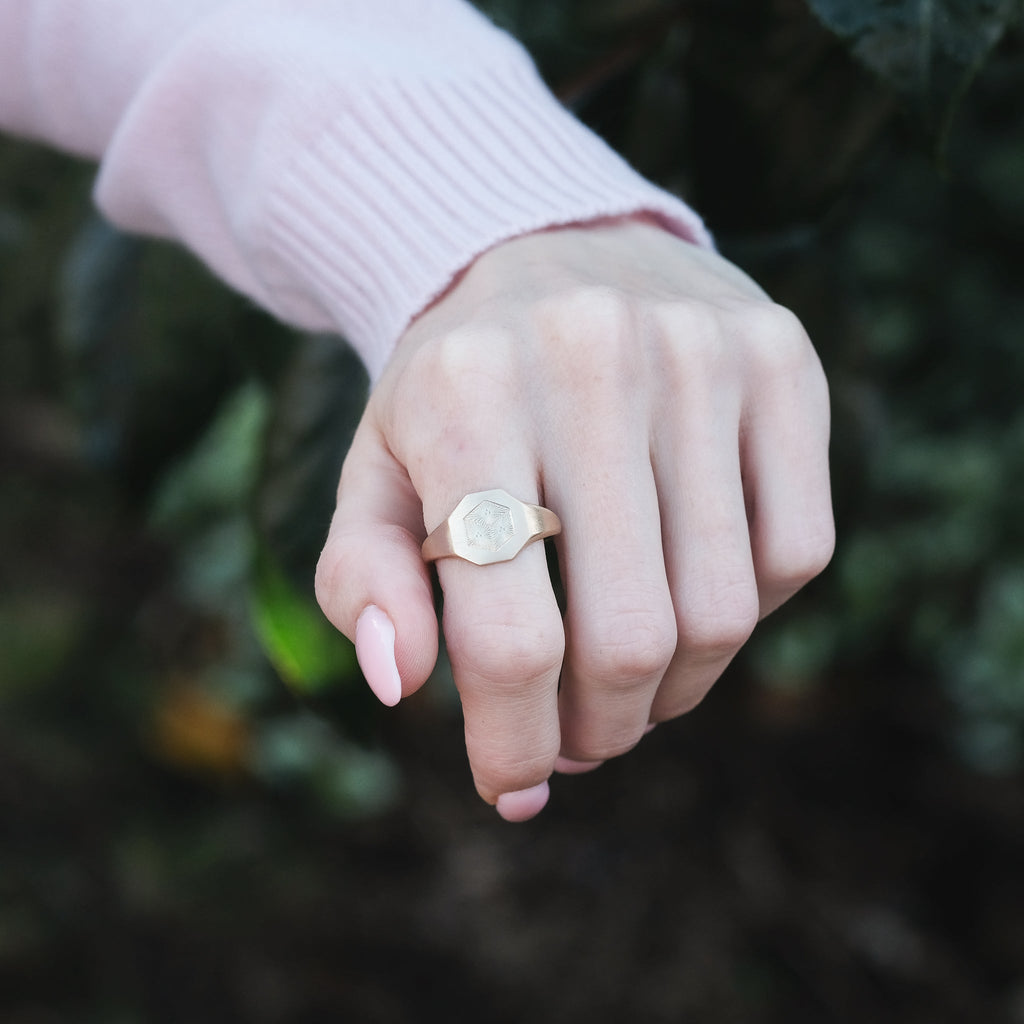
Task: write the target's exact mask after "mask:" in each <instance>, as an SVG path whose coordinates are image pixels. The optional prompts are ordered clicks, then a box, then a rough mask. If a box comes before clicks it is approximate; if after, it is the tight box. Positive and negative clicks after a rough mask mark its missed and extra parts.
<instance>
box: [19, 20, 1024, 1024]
mask: <svg viewBox="0 0 1024 1024" xmlns="http://www.w3.org/2000/svg"><path fill="white" fill-rule="evenodd" d="M844 6H845V8H847V9H849V7H850V5H849V4H846V5H844V4H843V3H840V2H838V0H834V2H826V0H816V2H814V3H812V4H810V5H805V4H804V3H803V2H799V0H775V2H771V3H768V2H765V3H753V2H747V0H717V2H715V3H710V2H708V3H687V4H677V3H668V2H660V0H616V2H610V0H602V2H599V3H589V4H583V3H578V2H572V0H558V2H554V0H552V2H549V3H545V4H543V5H539V4H536V3H529V2H527V0H519V2H516V0H506V2H504V3H500V2H495V3H492V4H491V5H489V6H488V9H489V10H490V11H491V12H492V13H493V14H495V16H496V17H498V18H499V19H500V20H502V21H503V22H504V23H506V24H508V25H509V26H511V27H512V28H514V29H515V30H516V31H517V32H518V34H520V35H521V36H522V37H523V38H524V39H525V40H526V41H527V43H528V44H529V45H530V46H531V49H532V50H533V51H534V52H535V53H536V55H537V56H538V59H539V61H540V63H541V66H542V68H543V70H544V71H545V73H546V74H547V76H548V78H549V80H550V81H551V83H552V85H553V87H554V88H555V89H556V90H557V91H558V92H559V94H560V95H561V96H562V98H563V99H564V100H565V101H566V102H568V103H569V104H571V105H572V106H573V108H574V109H575V110H576V111H577V112H578V113H579V114H580V115H581V116H582V117H584V118H585V119H587V120H588V121H589V122H590V123H592V124H593V125H594V126H595V127H596V128H597V129H598V130H599V131H601V132H602V134H604V135H605V136H606V137H607V138H609V139H610V140H611V141H612V142H613V143H614V144H615V145H616V146H617V147H618V148H619V149H620V150H621V151H622V152H624V153H625V154H626V155H627V156H628V157H629V158H630V159H631V160H632V161H633V162H634V163H635V164H636V165H637V166H639V167H640V168H641V169H643V170H644V171H645V172H646V173H647V174H649V175H651V176H652V177H654V178H655V179H656V180H659V181H661V182H663V183H665V184H666V185H667V186H669V187H671V188H675V189H678V190H680V191H682V192H683V194H685V195H686V196H687V197H689V198H691V199H692V200H693V202H694V204H695V205H696V206H697V207H698V208H699V209H700V210H701V211H702V212H703V213H704V214H705V215H706V217H707V220H708V222H709V224H710V226H711V228H712V230H713V231H714V232H715V233H716V237H717V238H718V241H719V244H720V246H721V248H722V250H723V251H724V252H725V253H726V255H728V256H730V257H731V258H732V259H734V260H736V261H737V262H738V263H740V264H741V265H742V266H744V267H745V268H746V269H747V270H748V271H749V272H750V273H752V274H753V275H754V276H755V277H756V278H757V279H758V280H759V281H761V282H762V283H763V284H764V285H765V287H766V288H767V289H768V290H769V291H770V292H771V293H772V294H773V295H774V296H775V297H776V298H777V299H778V300H779V301H781V302H783V303H784V304H786V305H789V306H790V307H791V308H793V309H794V310H795V311H796V312H797V313H798V314H799V315H800V317H801V319H802V320H803V322H804V323H805V325H806V326H807V328H808V330H809V332H810V333H811V336H812V338H813V339H814V340H815V342H816V344H817V346H818V348H819V351H820V353H821V356H822V359H823V362H824V363H825V366H826V369H827V372H828V375H829V379H830V382H831V386H832V395H833V408H834V431H833V433H834V443H833V463H834V484H835V503H836V515H837V522H838V530H839V545H838V550H837V554H836V557H835V560H834V562H833V564H832V566H831V567H830V568H829V570H828V571H827V572H826V574H825V575H824V576H823V577H822V578H821V579H819V580H818V581H816V582H815V583H813V584H812V585H811V586H810V587H808V588H807V590H806V592H805V593H804V594H802V595H801V596H800V597H799V598H798V599H796V600H795V601H794V602H792V603H791V605H790V606H788V607H787V608H786V609H784V610H783V611H781V612H779V613H777V614H776V615H775V616H773V617H772V619H771V620H769V621H768V622H767V623H766V624H764V625H763V626H762V627H761V628H760V630H759V632H758V634H756V635H755V638H754V640H753V641H752V642H751V643H750V645H748V648H747V649H746V651H745V652H744V654H743V655H742V657H741V658H740V659H739V661H738V662H737V664H736V665H735V666H734V667H733V668H732V669H730V671H729V672H728V673H727V674H726V676H725V677H724V678H723V679H722V681H721V682H720V683H719V685H718V686H717V687H716V688H715V690H714V691H713V693H712V695H711V696H710V697H709V698H708V700H707V701H706V702H705V703H704V705H702V706H701V707H700V708H699V709H698V710H697V711H695V712H694V713H692V714H691V715H690V716H688V717H687V718H686V719H684V720H681V721H678V722H675V723H672V724H669V725H665V726H662V727H660V728H659V729H657V730H655V732H654V733H653V734H652V735H651V736H650V737H648V738H647V739H645V740H644V742H643V743H642V744H641V746H640V747H639V748H638V749H637V750H636V751H634V752H633V753H631V754H630V755H629V756H628V757H625V758H622V759H620V760H619V761H617V762H614V763H610V764H608V765H606V766H604V767H603V768H601V769H600V770H599V771H597V772H595V773H594V774H592V775H590V776H584V777H577V778H556V779H555V780H554V785H553V787H552V788H553V793H552V799H551V803H550V806H549V807H548V809H547V810H546V811H545V812H544V813H543V814H542V815H541V816H540V818H538V819H537V820H535V821H534V822H531V823H529V824H526V825H520V826H511V825H507V824H505V823H503V822H501V821H500V820H499V819H498V818H497V816H496V815H495V814H494V812H493V811H492V810H491V809H489V808H487V807H486V806H485V805H483V804H482V803H480V802H479V800H478V798H477V797H476V796H475V794H474V792H473V789H472V785H471V781H470V777H469V772H468V769H467V766H466V764H465V755H464V751H463V748H462V740H461V723H460V720H459V713H458V706H457V700H456V699H455V698H454V697H453V694H452V690H451V686H450V683H449V682H448V681H446V679H445V678H444V672H443V671H440V672H439V673H438V679H437V680H436V681H435V683H433V684H432V685H431V686H430V687H429V688H428V689H427V690H426V691H424V692H423V693H421V694H420V695H417V696H416V697H414V698H412V699H410V700H408V701H407V702H404V703H403V705H402V706H401V707H400V708H398V709H397V710H395V711H388V712H385V711H384V710H383V709H380V708H378V707H377V706H376V705H375V703H374V701H373V699H372V698H371V697H370V696H368V695H367V693H366V690H365V686H364V684H363V683H362V681H361V680H360V679H359V678H358V672H357V670H356V669H355V666H354V660H353V657H352V652H351V649H350V648H349V647H348V646H347V644H346V643H344V642H343V641H340V640H338V639H337V638H336V637H335V636H334V635H333V634H332V632H331V631H330V629H329V628H328V627H326V626H325V625H324V624H323V623H322V621H321V620H320V618H319V616H318V613H317V612H316V609H315V606H314V605H313V602H312V596H311V580H312V565H313V564H314V562H315V557H316V552H317V548H318V545H319V543H320V540H321V538H322V536H323V533H324V530H325V527H326V521H327V517H328V516H329V512H330V505H331V498H332V494H333V489H334V485H335V480H336V475H337V468H338V465H339V464H340V459H341V457H342V456H343V453H344V447H345V444H346V442H347V437H348V435H349V433H350V431H351V428H352V423H353V422H354V418H355V417H357V416H358V410H359V404H360V401H361V399H362V394H363V391H364V388H365V382H364V381H363V380H362V378H361V376H360V374H359V373H358V371H357V369H355V368H354V364H353V360H352V357H351V356H350V355H349V354H347V352H346V351H345V350H344V348H343V347H342V346H340V345H339V344H338V342H337V340H336V339H327V338H316V337H305V336H297V335H294V334H292V333H290V332H288V331H286V330H284V329H283V328H281V327H280V326H279V325H276V324H274V323H271V322H270V321H269V320H268V319H267V318H265V317H264V316H263V315H262V314H260V313H259V312H258V311H255V310H253V309H252V308H250V307H249V306H247V305H246V303H245V302H243V301H242V300H240V299H239V298H237V297H235V296H232V295H230V294H228V293H227V292H225V291H224V290H223V289H222V288H221V287H220V286H219V285H218V284H217V283H216V282H214V281H212V280H211V279H210V278H209V276H208V275H207V274H206V273H205V271H203V270H202V269H201V268H199V267H198V266H196V265H195V264H194V262H193V261H191V259H190V258H189V257H188V256H186V255H185V254H183V253H182V252H180V251H178V250H176V249H174V248H171V247H167V246H163V245H157V244H153V243H143V242H139V241H137V240H131V239H127V238H124V237H122V236H120V235H117V234H116V233H114V232H113V231H111V230H110V229H109V228H106V227H105V226H103V225H102V224H101V223H100V222H99V221H98V220H97V219H96V218H95V216H94V215H93V214H91V213H90V211H89V205H88V192H89V186H90V180H91V177H92V174H93V170H92V168H89V167H84V166H81V165H79V164H76V163H74V162H71V161H68V160H66V159H64V158H61V157H58V156H55V155H54V154H51V153H47V152H45V151H43V150H41V149H39V148H36V147H33V146H29V145H25V144H22V143H17V142H14V141H10V140H6V141H3V142H0V537H2V538H3V539H2V542H0V1019H2V1020H3V1021H5V1022H10V1024H57V1022H60V1024H63V1022H72V1021H73V1022H76V1024H77V1022H89V1024H92V1022H96V1024H134V1022H146V1024H149V1022H158V1024H159V1022H179V1021H181V1022H185V1021H187V1022H189V1024H207V1022H210V1024H213V1022H216V1024H228V1022H235V1021H238V1022H245V1024H264V1022H266V1024H278V1022H281V1024H284V1022H288V1024H304V1022H310V1024H316V1022H321V1021H355V1022H368V1024H377V1022H381V1024H391V1022H414V1021H434V1020H438V1021H442V1020H444V1021H447V1020H451V1019H457V1020H471V1021H478V1020H479V1021H489V1022H505V1021H508V1022H520V1021H532V1022H536V1024H549V1022H550V1024H556V1022H557V1024H574V1022H593V1021H620V1020H621V1021H625V1020H631V1021H632V1020H637V1021H645V1022H646V1021H650V1022H670V1021H671V1022H675V1021H698V1022H704V1021H708V1022H715V1024H729V1022H737V1024H760V1022H776V1021H778V1022H783V1021H785V1022H787V1024H793V1022H805V1021H806V1022H818V1021H837V1022H846V1021H849V1022H851V1024H853V1022H856V1024H862V1022H863V1021H866V1020H870V1021H874V1022H893V1024H896V1022H898V1024H916V1022H921V1024H942V1022H947V1021H948V1022H954V1021H972V1022H973V1021H984V1022H986V1024H988V1022H991V1024H1021V1022H1024V915H1022V910H1024V871H1022V864H1024V768H1022V765H1024V758H1022V755H1024V406H1022V403H1021V400H1020V395H1021V382H1022V380H1024V345H1022V342H1024V337H1022V333H1024V331H1022V327H1021V324H1022V323H1024V287H1022V282H1024V277H1022V271H1024V133H1022V127H1024V39H1022V36H1021V34H1020V30H1019V28H1017V29H1014V28H1012V27H1011V28H1010V29H1008V30H1007V31H1006V32H1005V33H1003V34H1002V37H1001V40H1000V41H999V42H998V43H997V44H996V45H994V46H993V47H992V49H991V51H989V46H988V43H985V44H984V45H981V44H978V45H977V46H976V47H975V49H972V48H971V45H969V44H971V43H972V39H973V40H974V42H975V43H976V42H977V38H980V36H978V37H977V38H975V37H972V36H971V35H970V30H971V29H972V28H974V29H978V31H979V32H981V30H986V31H987V30H988V29H989V28H990V27H991V26H992V24H994V19H995V18H996V15H995V14H994V13H993V12H994V11H996V9H997V8H999V5H998V3H979V4H978V5H977V10H976V11H975V13H974V15H972V16H965V18H964V19H962V20H961V21H960V22H955V21H953V20H951V21H950V22H949V23H948V24H947V25H946V28H947V29H948V32H949V33H952V35H951V36H949V38H952V39H953V40H954V41H958V45H957V46H955V47H953V48H952V49H951V50H949V51H948V52H947V51H943V50H941V45H940V44H941V43H942V40H941V38H939V37H937V38H939V43H937V44H936V46H937V47H939V48H938V49H936V51H935V54H934V56H935V60H934V67H935V69H936V73H935V75H934V77H933V78H931V79H929V81H928V83H927V87H925V86H923V85H922V83H921V82H920V81H919V80H917V79H913V80H910V79H908V78H907V75H906V63H905V61H903V60H902V57H901V53H902V51H901V49H900V47H901V46H902V45H903V44H904V43H906V40H907V39H908V38H909V39H911V40H912V41H913V40H916V41H917V43H920V26H918V25H916V24H915V23H914V22H913V21H912V20H909V21H906V22H905V23H900V24H896V23H895V22H886V21H885V18H890V19H891V18H893V17H894V16H895V15H894V13H893V12H896V13H899V12H900V11H904V10H907V11H909V10H911V9H912V8H915V9H916V8H919V7H920V5H911V4H899V3H890V4H882V3H878V4H872V3H870V2H865V3H864V4H862V5H861V9H862V10H863V11H865V12H868V13H869V14H870V13H871V12H872V11H875V12H876V13H877V19H878V20H877V21H876V23H875V24H874V28H876V29H878V33H877V34H876V35H875V36H872V35H871V34H870V33H868V34H867V35H864V34H861V35H857V34H852V35H851V34H850V33H845V34H844V32H843V31H840V34H839V35H838V36H837V35H835V34H833V32H831V31H829V28H832V29H836V28H837V27H838V28H839V29H840V30H842V28H843V25H842V23H841V21H842V19H841V15H842V14H843V8H844ZM968 6H969V5H968ZM811 7H813V8H814V13H812V11H811V9H810V8H811ZM962 7H964V5H962V4H960V5H957V4H954V3H949V4H941V3H940V4H938V9H939V10H940V12H941V11H944V10H947V9H948V10H949V11H954V10H958V9H960V8H962ZM1010 7H1012V5H1008V6H1007V7H1004V8H999V9H1000V10H1004V11H1008V10H1009V9H1010ZM876 8H877V11H876ZM886 11H887V12H888V14H886V13H885V12H886ZM815 13H816V14H817V15H819V16H820V18H821V19H823V20H824V23H825V24H823V23H822V20H819V18H817V17H815ZM972 17H973V18H974V21H972ZM868 20H869V22H870V19H868ZM1006 20H1007V21H1008V20H1009V18H1008V17H1007V18H1006ZM826 25H827V26H828V28H826V27H825V26H826ZM869 27H870V25H869ZM901 33H902V35H901ZM915 33H916V34H915ZM957 33H961V35H957ZM996 35H998V33H995V35H993V37H992V40H991V41H992V42H994V41H995V36H996ZM986 38H987V37H986ZM960 43H963V45H962V46H961V45H960ZM950 53H953V54H954V56H950ZM956 54H959V55H960V57H959V58H958V57H956V56H955V55H956ZM964 55H966V56H964ZM961 58H962V60H961ZM982 58H984V60H983V59H982ZM958 60H960V61H961V62H960V63H958ZM865 61H866V62H867V63H868V64H870V65H871V67H872V69H873V70H872V71H869V70H866V68H865ZM974 64H976V65H977V68H976V70H977V72H978V73H977V76H976V77H974V78H973V81H971V83H970V88H969V89H968V88H966V86H967V82H968V79H969V78H970V77H971V76H970V75H969V73H968V72H969V70H971V69H970V68H969V67H968V65H974ZM915 83H916V84H915Z"/></svg>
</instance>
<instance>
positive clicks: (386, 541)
mask: <svg viewBox="0 0 1024 1024" xmlns="http://www.w3.org/2000/svg"><path fill="white" fill-rule="evenodd" d="M422 539H423V520H422V511H421V506H420V501H419V498H418V497H417V495H416V492H415V491H414V490H413V488H412V485H411V484H410V482H409V479H408V477H407V475H406V474H405V472H404V470H403V469H402V467H401V466H400V465H398V463H397V462H396V461H395V460H394V458H393V457H392V456H391V454H390V453H389V451H388V450H387V448H386V446H385V445H384V444H383V442H382V440H381V438H380V436H379V434H377V432H376V430H375V428H374V427H373V426H372V425H371V424H370V422H369V420H368V419H367V418H364V420H363V423H362V424H361V425H360V427H359V430H358V431H357V432H356V436H355V439H354V440H353V442H352V448H351V450H350V451H349V455H348V457H347V458H346V460H345V465H344V468H343V469H342V474H341V483H340V485H339V488H338V506H337V509H336V511H335V513H334V518H333V519H332V521H331V527H330V531H329V533H328V537H327V541H326V543H325V545H324V549H323V553H322V554H321V556H320V562H319V564H318V566H317V573H316V594H317V600H318V601H319V602H320V607H321V608H322V609H323V611H324V614H325V615H326V616H327V618H328V619H330V621H331V622H332V623H333V624H334V625H335V626H336V627H337V628H338V629H339V630H341V632H342V633H344V634H345V635H346V636H347V637H349V638H350V639H351V640H353V641H354V642H355V644H356V654H357V656H358V657H359V663H360V666H361V667H362V669H363V673H364V675H365V676H366V679H367V682H368V683H369V684H370V686H371V688H372V689H373V690H374V692H375V693H376V694H377V696H378V697H380V699H381V700H382V701H383V702H384V703H385V704H389V705H391V704H397V703H398V701H399V699H400V698H401V697H402V696H407V695H408V694H410V693H412V692H414V691H415V690H417V689H418V688H419V687H420V686H422V685H423V683H424V682H425V681H426V679H427V677H428V676H429V675H430V672H431V670H432V669H433V667H434V664H435V662H436V661H437V617H436V614H435V611H434V600H433V592H432V589H431V584H430V576H429V572H428V570H427V567H426V565H425V564H424V562H423V558H422V556H421V555H420V543H421V542H422Z"/></svg>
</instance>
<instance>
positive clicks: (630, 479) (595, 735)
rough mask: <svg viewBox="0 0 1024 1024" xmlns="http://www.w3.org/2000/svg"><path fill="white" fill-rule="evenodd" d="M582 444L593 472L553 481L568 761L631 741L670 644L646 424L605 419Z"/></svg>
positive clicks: (621, 748)
mask: <svg viewBox="0 0 1024 1024" xmlns="http://www.w3.org/2000/svg"><path fill="white" fill-rule="evenodd" d="M589 435H590V436H589V438H588V447H589V448H590V449H591V450H592V451H594V452H596V453H600V463H599V464H598V463H596V462H595V461H594V460H591V459H588V458H585V457H582V458H579V459H577V460H576V461H575V462H574V464H572V465H570V464H563V465H562V466H561V467H560V474H559V476H558V478H557V493H558V496H559V497H558V502H559V508H560V509H562V511H563V533H562V535H561V537H560V538H559V554H560V557H561V558H562V564H563V566H564V571H563V574H564V579H565V582H566V595H567V609H566V657H565V664H564V666H563V670H562V688H561V692H560V694H559V715H560V718H561V726H562V748H561V752H562V755H563V756H564V757H565V758H568V759H570V760H571V761H576V762H579V761H583V762H599V761H602V760H606V759H608V758H610V757H615V756H616V755H618V754H621V753H624V752H625V751H627V750H629V749H630V748H631V747H633V746H634V745H635V744H636V743H637V742H638V741H639V739H640V737H641V736H642V735H643V731H644V728H645V727H646V725H647V723H648V721H649V715H650V708H651V702H652V701H653V699H654V695H655V693H656V692H657V689H658V685H659V684H660V682H661V679H662V676H663V675H664V673H665V670H666V669H667V668H668V665H669V663H670V661H671V659H672V656H673V652H674V650H675V645H676V625H675V618H674V614H673V609H672V598H671V594H670V592H669V586H668V579H667V576H666V573H665V561H664V554H663V552H662V543H661V527H660V522H659V512H658V495H657V491H656V488H655V483H654V475H653V472H652V470H651V466H650V455H649V448H648V438H647V430H646V423H645V422H644V421H643V420H641V421H640V429H637V424H636V422H635V420H634V422H632V423H630V422H627V421H626V419H625V418H623V420H619V419H618V418H609V417H606V418H605V419H603V420H602V421H600V422H598V423H596V424H593V425H592V426H591V430H590V432H589ZM630 435H632V437H631V436H630ZM595 465H598V468H597V469H596V470H595V468H594V467H595ZM553 486H554V484H553V483H552V482H551V481H550V479H549V486H548V493H549V494H550V493H551V490H552V487H553Z"/></svg>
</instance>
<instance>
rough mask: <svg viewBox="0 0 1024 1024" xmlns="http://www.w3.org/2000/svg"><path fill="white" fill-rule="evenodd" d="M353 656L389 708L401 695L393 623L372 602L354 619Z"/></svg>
mask: <svg viewBox="0 0 1024 1024" xmlns="http://www.w3.org/2000/svg"><path fill="white" fill-rule="evenodd" d="M356 659H357V660H358V661H359V667H360V668H361V669H362V670H363V675H364V676H365V677H366V681H367V682H368V683H369V684H370V689H371V690H373V692H374V693H375V694H376V695H377V699H378V700H379V701H380V702H381V704H384V705H386V706H387V707H389V708H393V707H394V706H395V705H396V704H397V703H398V702H399V701H400V700H401V699H402V678H401V676H399V674H398V665H397V663H396V662H395V624H394V623H393V622H392V621H391V619H389V618H388V616H387V613H386V612H383V611H381V610H380V608H378V607H377V606H376V605H374V604H371V605H369V606H367V607H366V608H365V609H364V610H363V613H362V615H360V616H359V619H358V620H357V621H356Z"/></svg>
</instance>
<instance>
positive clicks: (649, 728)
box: [644, 722, 658, 736]
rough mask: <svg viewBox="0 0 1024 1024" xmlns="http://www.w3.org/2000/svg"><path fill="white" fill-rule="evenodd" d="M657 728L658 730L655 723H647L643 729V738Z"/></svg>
mask: <svg viewBox="0 0 1024 1024" xmlns="http://www.w3.org/2000/svg"><path fill="white" fill-rule="evenodd" d="M657 728H658V723H657V722H648V723H647V728H645V729H644V735H645V736H649V735H650V734H651V733H652V732H654V730H655V729H657Z"/></svg>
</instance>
